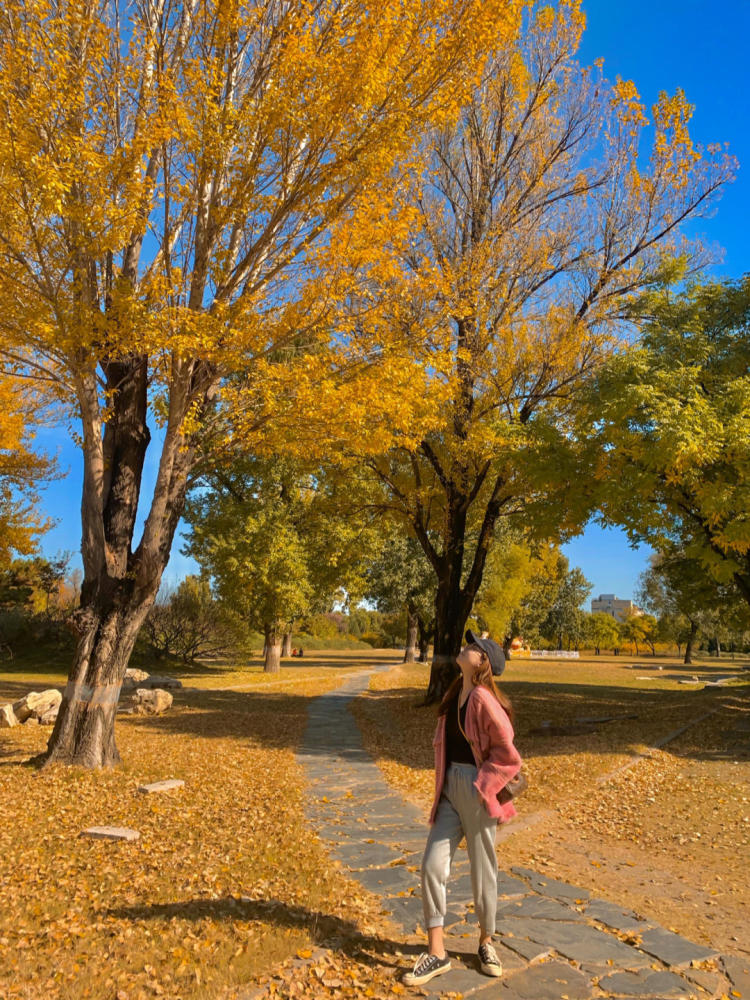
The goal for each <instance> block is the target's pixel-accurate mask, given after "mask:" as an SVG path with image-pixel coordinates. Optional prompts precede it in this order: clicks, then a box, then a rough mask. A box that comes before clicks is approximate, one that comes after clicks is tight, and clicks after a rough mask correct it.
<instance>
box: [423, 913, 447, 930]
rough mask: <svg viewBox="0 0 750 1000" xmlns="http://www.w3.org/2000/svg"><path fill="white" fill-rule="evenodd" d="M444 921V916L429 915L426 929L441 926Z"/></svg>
mask: <svg viewBox="0 0 750 1000" xmlns="http://www.w3.org/2000/svg"><path fill="white" fill-rule="evenodd" d="M444 923H445V917H441V916H437V917H430V918H429V920H428V921H427V930H428V931H431V930H432V928H433V927H442V926H443V924H444Z"/></svg>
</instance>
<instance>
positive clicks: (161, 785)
mask: <svg viewBox="0 0 750 1000" xmlns="http://www.w3.org/2000/svg"><path fill="white" fill-rule="evenodd" d="M184 785H185V782H184V781H182V780H181V779H180V778H167V780H166V781H153V782H152V783H151V784H150V785H139V786H138V791H139V792H143V794H144V795H153V794H154V793H155V792H171V791H172V790H173V789H174V788H183V787H184Z"/></svg>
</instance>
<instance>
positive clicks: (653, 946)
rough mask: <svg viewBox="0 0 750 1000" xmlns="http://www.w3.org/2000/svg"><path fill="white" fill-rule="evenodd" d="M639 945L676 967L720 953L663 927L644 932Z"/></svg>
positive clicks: (714, 956) (650, 953) (655, 956)
mask: <svg viewBox="0 0 750 1000" xmlns="http://www.w3.org/2000/svg"><path fill="white" fill-rule="evenodd" d="M639 947H640V948H642V949H643V951H645V952H648V954H649V955H653V956H654V958H658V959H659V960H660V961H662V962H664V964H665V965H669V966H671V967H672V968H674V969H679V968H681V967H683V966H687V965H690V963H691V962H702V961H704V960H705V959H707V958H716V957H717V956H718V954H719V952H718V951H716V950H715V949H712V948H704V947H703V945H700V944H695V943H694V942H693V941H688V940H687V938H684V937H680V935H679V934H673V933H672V931H667V930H664V928H663V927H654V928H652V929H651V930H648V931H646V932H645V933H644V934H642V935H641V943H640V945H639Z"/></svg>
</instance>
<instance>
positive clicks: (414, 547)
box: [365, 533, 437, 663]
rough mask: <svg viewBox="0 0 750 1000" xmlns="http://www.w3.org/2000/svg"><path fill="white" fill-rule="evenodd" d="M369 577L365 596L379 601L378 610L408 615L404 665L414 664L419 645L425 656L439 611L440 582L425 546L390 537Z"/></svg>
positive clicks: (408, 538) (369, 570)
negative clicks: (436, 590)
mask: <svg viewBox="0 0 750 1000" xmlns="http://www.w3.org/2000/svg"><path fill="white" fill-rule="evenodd" d="M366 576H367V592H366V595H365V596H366V597H367V599H368V600H371V601H374V602H375V605H376V607H377V609H378V611H382V612H383V613H384V614H388V615H394V614H399V613H400V612H402V611H405V612H406V644H405V648H404V663H413V662H414V660H415V659H416V650H417V645H418V644H419V645H420V658H421V657H422V649H423V644H424V641H425V638H427V637H428V636H429V634H430V632H431V629H432V627H433V626H432V617H433V615H434V609H435V586H436V582H437V581H436V579H435V572H434V570H433V568H432V566H431V565H430V563H429V562H428V561H427V559H426V557H425V554H424V552H423V550H422V547H421V546H420V545H419V543H418V542H417V541H416V539H414V538H410V537H409V536H408V535H404V534H396V533H394V534H391V535H389V536H388V537H387V538H386V539H385V540H384V541H383V542H382V546H381V548H380V551H379V552H378V554H377V556H376V558H375V559H374V560H373V561H372V562H371V563H369V565H368V567H367V573H366ZM420 640H421V642H420Z"/></svg>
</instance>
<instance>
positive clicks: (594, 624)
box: [585, 611, 620, 656]
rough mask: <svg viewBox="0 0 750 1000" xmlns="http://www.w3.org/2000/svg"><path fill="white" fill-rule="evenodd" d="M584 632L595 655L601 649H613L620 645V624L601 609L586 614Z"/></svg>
mask: <svg viewBox="0 0 750 1000" xmlns="http://www.w3.org/2000/svg"><path fill="white" fill-rule="evenodd" d="M585 634H586V638H587V640H588V641H589V642H591V644H592V645H593V647H594V652H595V653H596V655H597V656H598V655H599V652H600V650H601V649H612V650H615V649H617V648H618V647H619V645H620V625H619V623H618V622H617V620H616V619H615V618H614V617H613V616H612V615H608V614H605V612H603V611H595V612H594V613H593V614H590V615H588V616H587V618H586V629H585Z"/></svg>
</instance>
